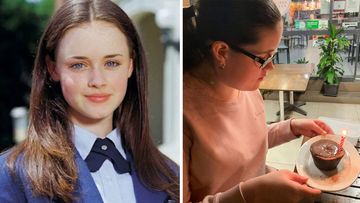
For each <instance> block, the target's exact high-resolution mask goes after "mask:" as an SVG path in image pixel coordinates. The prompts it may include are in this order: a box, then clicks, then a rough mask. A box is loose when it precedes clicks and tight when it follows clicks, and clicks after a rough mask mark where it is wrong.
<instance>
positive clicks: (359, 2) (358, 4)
mask: <svg viewBox="0 0 360 203" xmlns="http://www.w3.org/2000/svg"><path fill="white" fill-rule="evenodd" d="M359 8H360V0H347V1H346V7H345V12H346V13H352V12H359Z"/></svg>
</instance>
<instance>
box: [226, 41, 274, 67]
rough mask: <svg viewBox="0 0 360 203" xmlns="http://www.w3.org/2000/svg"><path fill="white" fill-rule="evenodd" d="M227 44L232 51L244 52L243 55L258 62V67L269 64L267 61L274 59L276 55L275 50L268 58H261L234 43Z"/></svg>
mask: <svg viewBox="0 0 360 203" xmlns="http://www.w3.org/2000/svg"><path fill="white" fill-rule="evenodd" d="M228 45H229V46H230V48H231V49H233V50H234V51H237V52H240V53H242V54H244V55H245V56H247V57H249V58H251V59H253V60H254V61H256V62H258V63H260V67H259V68H260V69H263V68H265V67H266V65H267V64H269V63H270V62H271V61H272V60H273V59H274V57H275V55H276V53H277V52H275V53H274V54H273V55H271V56H270V57H269V58H267V59H262V58H260V57H258V56H255V55H254V54H252V53H250V52H248V51H246V50H244V49H242V48H240V47H237V46H234V45H232V44H228Z"/></svg>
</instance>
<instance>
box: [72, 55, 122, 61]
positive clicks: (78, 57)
mask: <svg viewBox="0 0 360 203" xmlns="http://www.w3.org/2000/svg"><path fill="white" fill-rule="evenodd" d="M116 56H123V55H122V54H110V55H106V56H104V58H114V57H116ZM70 58H73V59H82V60H85V59H89V58H88V57H86V56H72V57H70Z"/></svg>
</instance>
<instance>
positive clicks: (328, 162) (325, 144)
mask: <svg viewBox="0 0 360 203" xmlns="http://www.w3.org/2000/svg"><path fill="white" fill-rule="evenodd" d="M310 152H311V155H312V157H313V159H314V163H315V165H316V167H318V168H319V169H320V170H324V171H330V170H333V169H335V168H336V167H337V165H338V164H339V162H340V160H341V158H343V156H344V154H345V152H344V150H341V151H340V150H339V144H338V143H336V142H334V141H332V140H329V139H321V140H318V141H316V142H314V143H313V144H312V145H311V146H310Z"/></svg>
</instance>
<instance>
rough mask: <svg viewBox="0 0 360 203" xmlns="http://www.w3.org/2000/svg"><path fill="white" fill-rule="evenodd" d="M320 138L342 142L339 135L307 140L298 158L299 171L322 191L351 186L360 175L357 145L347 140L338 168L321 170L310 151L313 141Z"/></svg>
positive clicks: (320, 137)
mask: <svg viewBox="0 0 360 203" xmlns="http://www.w3.org/2000/svg"><path fill="white" fill-rule="evenodd" d="M320 139H330V140H334V141H335V142H337V143H339V142H340V136H338V135H325V136H316V137H313V138H311V139H310V140H308V141H307V142H305V143H304V144H303V145H302V146H301V148H300V152H299V155H298V158H297V160H296V169H297V172H298V173H299V174H300V175H302V176H306V177H308V178H309V179H308V181H307V184H308V185H309V186H310V187H313V188H317V189H320V190H322V191H339V190H343V189H345V188H347V187H349V186H350V185H351V184H352V183H353V182H354V181H355V180H356V178H357V177H358V175H359V172H360V156H359V153H358V151H357V150H356V149H355V147H354V146H353V145H352V144H351V143H350V142H348V141H347V140H345V142H344V145H343V148H344V150H345V156H344V157H343V158H342V159H341V161H340V163H339V165H338V166H337V168H336V169H334V170H332V171H321V170H320V169H318V168H317V167H316V166H315V164H314V161H313V158H312V156H311V153H310V146H311V144H312V143H314V142H316V141H318V140H320Z"/></svg>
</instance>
